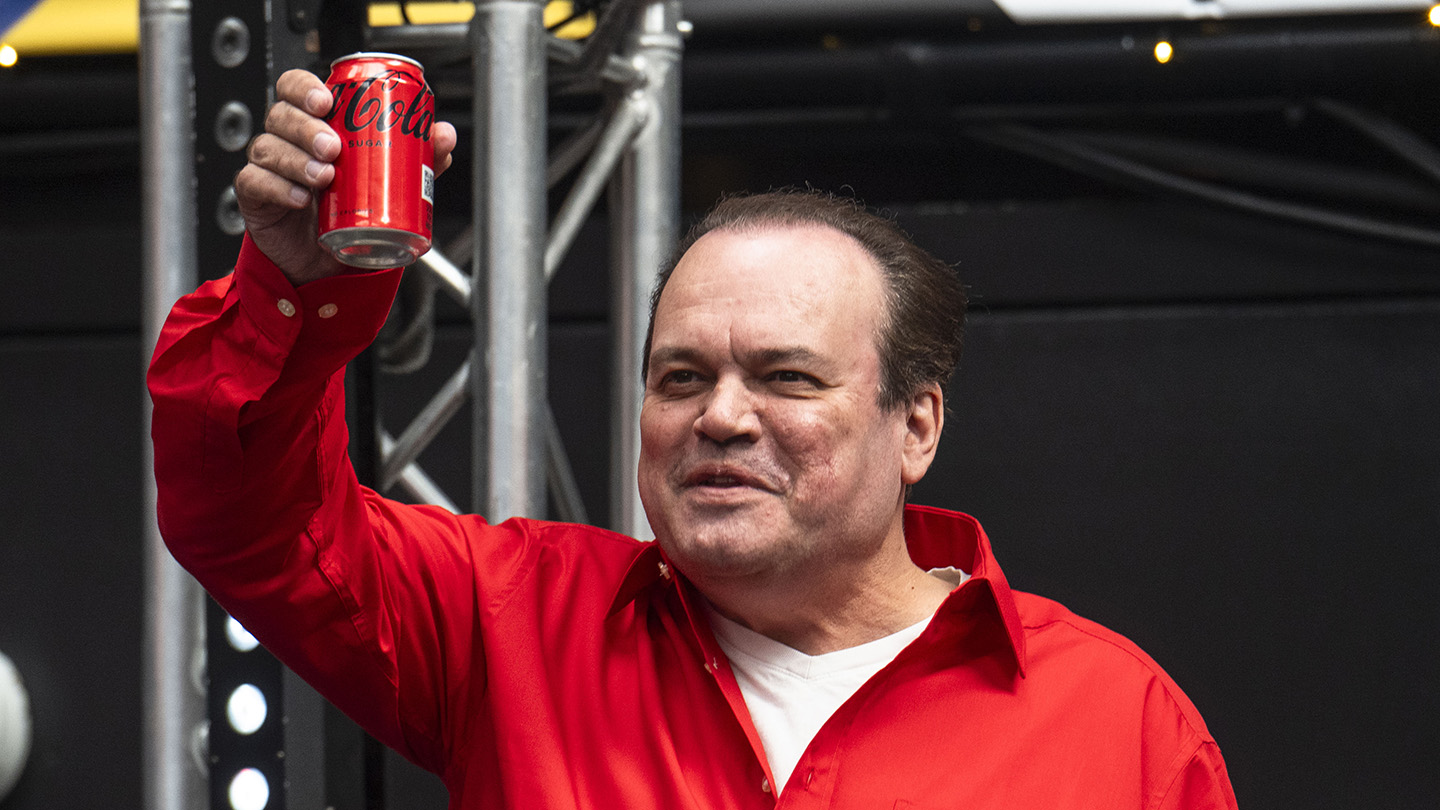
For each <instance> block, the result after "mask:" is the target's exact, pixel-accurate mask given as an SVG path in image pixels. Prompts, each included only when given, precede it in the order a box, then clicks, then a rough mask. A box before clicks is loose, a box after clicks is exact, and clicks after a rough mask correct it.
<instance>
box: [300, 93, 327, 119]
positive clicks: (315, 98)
mask: <svg viewBox="0 0 1440 810" xmlns="http://www.w3.org/2000/svg"><path fill="white" fill-rule="evenodd" d="M329 99H330V94H329V93H327V92H325V91H324V90H320V89H318V88H317V89H315V90H311V91H310V92H309V93H307V94H305V107H306V109H308V110H310V112H312V113H315V114H317V115H318V114H319V113H321V112H323V111H324V110H325V102H326V101H328V100H329Z"/></svg>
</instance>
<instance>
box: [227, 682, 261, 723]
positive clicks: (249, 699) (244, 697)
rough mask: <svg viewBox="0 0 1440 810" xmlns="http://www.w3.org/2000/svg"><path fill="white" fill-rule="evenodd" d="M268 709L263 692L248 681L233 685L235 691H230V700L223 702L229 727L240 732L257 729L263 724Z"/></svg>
mask: <svg viewBox="0 0 1440 810" xmlns="http://www.w3.org/2000/svg"><path fill="white" fill-rule="evenodd" d="M269 710H270V707H269V706H268V705H266V703H265V693H264V692H261V691H260V690H259V689H257V688H255V686H254V685H253V684H248V683H242V684H240V685H239V686H237V687H235V691H234V692H231V693H230V700H228V701H226V703H225V716H226V717H227V718H229V719H230V727H231V728H233V729H235V730H236V731H238V732H240V733H241V734H254V733H255V732H257V731H259V730H260V727H261V726H263V725H265V716H266V715H267V714H269Z"/></svg>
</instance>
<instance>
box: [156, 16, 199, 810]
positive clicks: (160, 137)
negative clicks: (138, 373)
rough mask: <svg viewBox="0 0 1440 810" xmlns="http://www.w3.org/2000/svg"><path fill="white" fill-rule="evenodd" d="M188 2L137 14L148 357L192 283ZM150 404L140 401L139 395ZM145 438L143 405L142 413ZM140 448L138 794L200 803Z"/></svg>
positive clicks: (170, 576)
mask: <svg viewBox="0 0 1440 810" xmlns="http://www.w3.org/2000/svg"><path fill="white" fill-rule="evenodd" d="M191 77H192V73H191V63H190V3H189V2H188V0H145V2H144V3H143V4H142V7H141V11H140V119H141V160H142V173H143V186H142V188H143V193H142V206H143V221H144V223H145V224H144V229H145V230H144V240H143V250H142V253H143V266H144V268H145V296H144V316H143V324H142V326H143V329H142V339H141V345H142V347H143V349H142V350H143V351H144V353H145V357H146V359H147V360H148V357H149V350H150V349H151V348H152V347H153V346H154V345H155V341H156V339H157V338H158V336H159V332H160V326H161V324H162V323H163V322H164V319H165V315H166V313H167V312H169V310H170V306H171V305H172V304H173V303H174V302H175V300H176V299H177V298H179V297H180V296H181V295H183V294H185V293H187V292H189V291H190V290H193V289H194V288H195V284H196V277H197V272H196V264H197V260H196V246H195V245H196V227H197V226H196V203H195V175H194V154H195V146H194V141H193V135H192V133H193V131H194V126H193V117H194V113H193V104H194V98H193V95H192V86H191ZM147 402H148V399H147ZM143 420H144V429H145V434H144V435H145V436H146V437H148V436H149V434H150V410H149V408H148V407H147V408H145V409H144V417H143ZM142 446H143V447H144V448H145V450H144V458H145V460H144V489H145V496H144V497H145V503H146V505H147V508H146V510H145V513H146V514H147V515H148V518H147V520H146V523H145V529H144V543H145V551H144V561H145V628H144V644H145V649H144V686H143V690H144V693H143V695H144V696H143V700H144V713H143V717H144V721H143V722H144V733H143V734H142V737H143V743H142V745H143V754H142V759H143V763H144V774H143V777H142V781H143V794H144V802H145V807H146V808H149V810H194V808H199V807H203V806H205V802H206V774H205V773H204V771H203V767H204V765H203V759H202V758H201V754H202V753H203V751H202V750H201V748H202V746H203V737H202V734H203V728H204V725H203V724H204V719H205V695H204V691H203V687H202V685H201V683H200V679H199V677H198V675H199V673H200V671H201V667H202V666H203V658H202V656H203V652H204V632H205V631H204V610H203V602H202V599H201V590H200V586H199V585H198V584H196V582H195V580H193V579H191V578H190V576H189V575H188V574H186V573H185V572H184V571H183V570H182V569H181V568H180V566H179V564H177V563H176V562H175V560H174V559H173V558H172V557H171V556H170V552H169V551H168V550H167V549H166V548H165V545H164V543H163V541H162V540H161V539H160V531H159V527H158V526H157V525H156V523H155V500H156V488H155V475H154V458H153V456H152V451H151V446H150V443H149V442H148V441H145V442H143V443H142Z"/></svg>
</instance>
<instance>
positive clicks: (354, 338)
mask: <svg viewBox="0 0 1440 810" xmlns="http://www.w3.org/2000/svg"><path fill="white" fill-rule="evenodd" d="M402 274H403V269H401V268H393V269H390V270H377V271H366V272H360V271H357V272H354V273H342V274H340V275H337V276H330V277H329V278H322V279H317V280H315V281H311V282H308V283H306V284H302V285H300V286H299V287H296V286H295V285H293V284H291V283H290V280H289V279H288V278H286V277H285V274H284V273H283V272H281V270H280V268H278V267H276V266H275V263H274V262H272V261H270V259H269V258H268V257H267V256H266V255H265V254H264V253H263V252H261V250H260V248H258V247H256V245H255V243H254V242H253V241H251V239H250V235H249V234H248V233H247V234H246V235H245V237H244V240H243V241H242V242H241V245H240V256H239V259H238V260H237V261H236V263H235V281H236V287H237V288H238V292H239V295H240V305H241V307H242V308H243V309H244V311H245V314H246V316H247V317H248V318H250V319H251V320H252V321H253V322H254V323H255V324H256V326H257V327H258V328H259V329H260V331H261V332H263V333H264V334H265V336H266V337H267V338H269V339H270V340H271V341H273V342H274V343H275V344H276V345H278V346H282V347H293V348H292V349H291V352H290V361H289V362H290V364H291V365H294V364H295V363H297V362H299V363H302V364H304V365H305V366H311V364H318V366H319V368H316V369H315V370H316V371H317V372H320V373H328V372H329V371H333V370H334V369H336V368H339V367H340V366H342V365H344V364H345V363H346V362H349V360H350V359H351V358H352V357H354V355H356V354H358V353H359V352H360V351H361V350H363V349H364V348H365V347H366V346H368V345H369V344H370V342H371V341H373V340H374V339H375V336H376V335H378V334H379V333H380V327H382V326H384V325H385V319H386V317H388V316H389V314H390V305H391V303H392V302H393V301H394V299H395V292H396V290H397V289H398V288H399V286H400V277H401V275H402Z"/></svg>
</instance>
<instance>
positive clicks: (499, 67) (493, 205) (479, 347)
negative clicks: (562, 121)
mask: <svg viewBox="0 0 1440 810" xmlns="http://www.w3.org/2000/svg"><path fill="white" fill-rule="evenodd" d="M543 11H544V2H543V0H489V1H488V2H480V3H477V4H476V7H475V17H474V19H472V20H471V23H470V42H471V55H472V58H473V59H474V63H473V65H474V76H475V84H474V97H473V105H474V121H475V128H474V133H475V136H474V137H475V172H474V178H473V181H474V185H473V199H474V213H473V220H474V223H475V236H476V238H475V242H474V249H473V263H472V273H473V278H474V281H473V290H474V294H473V295H472V296H471V308H472V309H471V311H472V314H473V317H474V322H475V329H476V343H475V347H476V348H475V352H474V354H473V356H472V361H471V365H472V368H473V369H474V370H475V373H474V374H472V375H471V379H472V381H473V385H474V389H473V391H474V403H475V407H474V409H473V412H474V432H473V434H472V436H473V441H474V447H475V450H474V453H473V456H472V459H471V464H472V469H473V482H474V483H473V489H472V504H473V508H475V509H477V510H478V511H479V512H480V513H481V514H483V515H485V516H486V517H487V518H488V519H490V520H492V521H500V520H504V519H505V518H508V517H512V516H516V515H524V516H527V517H542V516H543V515H544V511H545V463H546V461H545V459H546V456H545V453H546V447H545V430H544V425H545V424H546V415H545V395H546V391H545V347H546V328H545V327H546V318H545V273H544V250H545V137H546V85H545V77H546V61H547V58H548V57H547V51H546V45H545V40H546V34H545V26H544V21H543V17H542V14H543Z"/></svg>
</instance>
